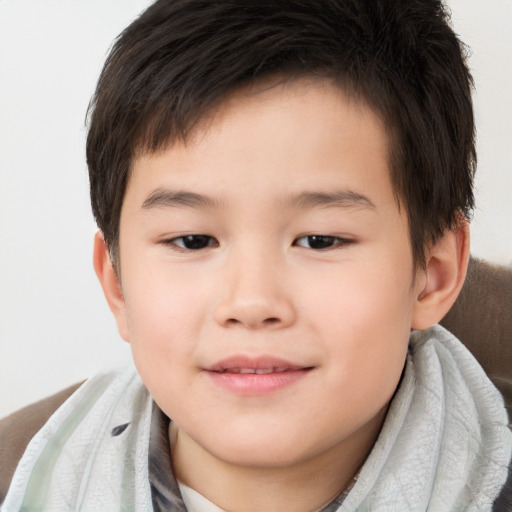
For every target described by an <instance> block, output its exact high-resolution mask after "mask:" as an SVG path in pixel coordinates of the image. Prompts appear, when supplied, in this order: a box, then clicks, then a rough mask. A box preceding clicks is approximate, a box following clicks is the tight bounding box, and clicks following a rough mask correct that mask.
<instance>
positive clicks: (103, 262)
mask: <svg viewBox="0 0 512 512" xmlns="http://www.w3.org/2000/svg"><path fill="white" fill-rule="evenodd" d="M93 263H94V270H95V272H96V275H97V276H98V280H99V282H100V284H101V287H102V289H103V293H104V294H105V298H106V299H107V303H108V305H109V307H110V310H111V311H112V313H113V315H114V318H115V320H116V323H117V329H118V331H119V334H120V335H121V337H122V338H123V339H124V340H125V341H128V342H129V341H130V340H129V335H128V325H127V318H126V304H125V301H124V297H123V291H122V288H121V283H120V282H119V278H118V276H117V273H116V271H115V269H114V266H113V264H112V261H111V258H110V252H109V250H108V247H107V244H106V243H105V240H104V238H103V233H101V231H98V232H97V233H96V235H95V236H94V254H93Z"/></svg>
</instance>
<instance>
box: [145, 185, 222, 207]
mask: <svg viewBox="0 0 512 512" xmlns="http://www.w3.org/2000/svg"><path fill="white" fill-rule="evenodd" d="M219 204H220V202H219V201H217V200H215V199H213V198H212V197H209V196H205V195H203V194H197V193H195V192H186V191H183V190H170V189H163V188H158V189H156V190H154V191H153V192H151V194H149V196H148V197H147V198H146V200H145V201H144V202H143V203H142V208H144V209H150V208H162V207H163V208H175V207H183V206H185V207H188V208H215V207H217V206H219Z"/></svg>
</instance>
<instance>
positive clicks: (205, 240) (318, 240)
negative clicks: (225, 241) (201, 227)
mask: <svg viewBox="0 0 512 512" xmlns="http://www.w3.org/2000/svg"><path fill="white" fill-rule="evenodd" d="M301 240H307V243H308V247H306V246H305V245H302V244H301V243H299V242H300V241H301ZM178 241H179V242H178ZM163 243H164V244H165V245H171V246H174V247H176V248H177V249H178V250H182V251H200V250H202V249H207V248H209V247H218V246H219V243H218V241H217V240H215V238H214V237H212V236H210V235H203V234H197V235H184V236H178V237H176V238H172V239H170V240H165V241H164V242H163ZM352 243H354V240H350V239H347V238H340V237H337V236H331V235H305V236H301V237H298V238H296V239H295V240H294V242H293V245H294V246H298V247H304V248H305V249H312V250H315V251H327V250H329V249H335V248H339V247H343V246H347V245H350V244H352ZM187 244H188V247H187ZM315 244H316V245H317V247H314V245H315Z"/></svg>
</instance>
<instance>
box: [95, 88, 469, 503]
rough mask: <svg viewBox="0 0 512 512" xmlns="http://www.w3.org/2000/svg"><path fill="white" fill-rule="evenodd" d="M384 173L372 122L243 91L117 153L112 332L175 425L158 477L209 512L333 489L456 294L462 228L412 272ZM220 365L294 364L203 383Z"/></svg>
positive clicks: (336, 97)
mask: <svg viewBox="0 0 512 512" xmlns="http://www.w3.org/2000/svg"><path fill="white" fill-rule="evenodd" d="M389 175H390V173H389V166H388V141H387V138H386V129H385V127H384V126H383V124H382V122H381V120H380V119H379V117H378V116H377V115H376V114H375V113H374V112H373V111H372V110H371V109H370V108H368V107H367V106H366V105H364V104H362V103H358V102H356V101H354V100H351V99H349V98H348V97H347V96H346V95H344V94H343V93H342V92H341V91H340V90H339V89H338V88H336V87H335V86H334V85H332V84H330V83H328V82H320V81H311V80H305V79H301V80H296V81H292V82H287V83H281V84H278V85H275V86H273V87H265V88H263V89H258V90H254V89H251V90H248V89H245V90H242V91H239V92H238V93H236V94H234V95H233V96H232V97H230V98H229V99H227V100H226V101H225V102H224V103H223V104H222V105H221V106H220V107H219V108H218V109H217V110H216V111H215V113H214V115H212V116H210V117H209V118H208V119H207V120H205V121H203V123H202V124H200V125H199V126H198V127H197V128H196V129H195V131H194V133H193V134H192V136H191V137H189V139H188V140H187V141H186V142H184V143H175V144H173V145H171V146H170V147H168V148H166V149H165V150H163V151H161V152H159V153H156V154H142V155H139V156H138V157H137V158H136V159H135V161H134V162H133V169H132V174H131V177H130V180H129V183H128V187H127V190H126V195H125V198H124V203H123V208H122V212H121V222H120V240H119V248H120V253H119V254H120V269H118V270H120V272H118V273H117V274H116V272H114V270H113V267H112V264H111V262H110V260H109V256H108V250H107V248H106V247H105V244H104V242H103V240H102V238H101V235H100V234H99V235H98V236H97V237H96V246H95V266H96V271H97V273H98V276H99V278H100V281H101V283H102V285H103V288H104V291H105V294H106V297H107V300H108V302H109V305H110V307H111V309H112V311H113V312H114V315H115V317H116V320H117V323H118V327H119V331H120V334H121V336H122V337H123V338H124V339H125V340H126V341H128V342H129V343H130V344H131V348H132V352H133V357H134V360H135V363H136V366H137V368H138V371H139V373H140V375H141V377H142V379H143V381H144V383H145V384H146V386H147V387H148V389H149V391H150V392H151V394H152V396H153V397H154V399H155V400H156V402H157V403H158V404H159V406H160V407H161V408H162V410H163V411H164V412H165V413H166V414H167V415H168V416H169V417H170V418H171V419H172V421H173V430H172V432H171V442H172V446H173V449H172V462H173V466H174V470H175V472H176V474H177V476H178V477H179V478H180V479H181V480H182V481H183V482H184V483H186V484H188V485H189V486H191V487H192V488H194V489H196V490H197V491H199V492H200V493H202V494H203V495H204V496H206V497H207V498H209V499H210V500H211V501H213V502H214V503H216V504H217V505H218V506H220V507H221V508H223V509H225V510H230V511H231V510H234V511H247V512H251V511H257V510H268V511H278V510H279V511H281V512H282V511H287V510H289V511H294V512H297V511H299V512H300V511H311V510H316V509H318V508H319V507H321V506H322V505H324V504H326V503H327V502H329V501H330V500H331V499H333V498H334V497H335V496H336V495H338V494H339V493H340V492H341V491H342V490H343V488H345V487H346V486H347V485H348V484H349V483H350V481H351V480H352V478H353V476H354V474H355V473H356V472H357V470H358V469H359V468H360V466H361V465H362V463H363V462H364V459H365V458H366V456H367V454H368V453H369V451H370V450H371V447H372V446H373V444H374V442H375V440H376V437H377V436H378V433H379V430H380V428H381V425H382V422H383V420H384V417H385V413H386V410H387V407H388V404H389V401H390V399H391V397H392V395H393V393H394V391H395V389H396V387H397V384H398V381H399V379H400V375H401V372H402V369H403V366H404V361H405V358H406V352H407V344H408V339H409V334H410V331H411V328H425V327H428V326H430V325H432V324H434V323H436V322H437V321H438V320H439V319H440V318H441V317H442V316H443V315H444V313H445V312H446V311H447V310H448V309H449V307H450V306H451V304H452V303H453V301H454V300H455V298H456V295H457V293H458V291H459V289H460V287H461V285H462V281H463V278H464V274H465V266H466V265H467V255H468V241H469V236H468V231H467V226H466V225H465V224H464V223H461V227H460V228H459V229H457V230H454V231H453V232H449V233H447V234H446V235H445V236H444V237H443V239H442V240H440V241H439V243H438V244H436V246H435V247H433V248H431V249H430V250H429V252H428V258H427V261H428V263H427V267H426V268H425V269H416V268H414V265H413V260H412V252H411V247H410V241H409V236H408V222H407V217H406V214H405V208H404V207H403V206H402V207H401V208H399V207H398V204H397V202H396V198H395V195H394V193H393V189H392V186H391V182H390V179H389ZM183 193H187V194H189V195H183ZM190 193H192V194H199V195H200V196H202V198H203V199H201V200H199V201H198V200H197V197H196V196H191V195H190ZM205 198H206V199H205ZM189 235H205V237H204V238H200V237H197V236H195V237H193V238H191V239H188V240H189V241H190V242H192V243H195V244H196V247H197V246H198V245H197V244H199V246H200V247H202V248H199V249H190V248H187V246H186V245H185V242H186V240H184V239H183V238H182V237H184V236H189ZM313 235H322V236H324V237H330V238H320V239H318V238H317V239H314V238H311V236H313ZM202 244H203V245H204V247H203V246H202ZM319 246H322V247H323V248H320V247H319ZM189 247H190V246H189ZM117 275H120V280H118V278H117ZM233 355H237V356H238V355H242V356H248V357H258V356H265V357H278V358H281V359H284V360H286V361H289V362H291V363H293V364H294V365H296V366H298V367H300V368H307V370H303V371H301V375H300V377H299V378H298V379H297V380H295V381H293V382H292V383H291V384H289V385H287V386H283V387H279V388H278V389H276V390H273V391H271V392H266V393H258V392H256V393H252V394H251V393H249V394H247V393H245V394H244V393H239V392H236V391H233V390H232V389H225V388H223V387H222V386H219V384H218V382H217V381H216V380H215V379H212V378H211V376H212V375H211V372H209V371H205V368H211V366H212V365H214V364H216V363H218V362H219V361H221V360H224V359H226V358H229V357H231V356H233ZM212 474H213V475H215V478H214V479H212V478H211V475H212Z"/></svg>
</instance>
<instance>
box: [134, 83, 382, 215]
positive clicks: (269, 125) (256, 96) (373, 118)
mask: <svg viewBox="0 0 512 512" xmlns="http://www.w3.org/2000/svg"><path fill="white" fill-rule="evenodd" d="M377 176H378V177H379V178H380V179H378V180H376V177H377ZM375 185H382V186H383V187H384V188H385V189H386V190H385V192H386V193H388V192H389V191H390V180H389V151H388V138H387V135H386V130H385V127H384V125H383V123H382V121H381V118H380V117H379V116H378V114H377V113H375V112H374V111H373V110H372V109H371V108H370V107H368V106H367V105H366V104H365V103H363V102H362V101H359V100H355V99H354V98H352V97H350V96H348V95H347V94H346V93H344V92H343V91H342V90H341V89H340V88H339V87H337V86H336V85H334V84H333V83H332V82H330V81H327V80H318V79H316V80H315V79H299V80H293V81H286V82H279V83H276V82H275V81H274V82H265V83H260V84H257V85H252V86H251V87H246V88H244V89H241V90H239V91H237V92H236V93H234V94H233V95H231V96H230V97H229V98H227V99H226V100H225V101H224V102H223V103H221V105H220V106H219V107H218V108H216V109H215V110H212V111H211V112H210V113H209V114H208V115H207V116H205V117H204V118H203V119H202V120H201V122H199V123H198V124H197V125H196V126H195V128H194V130H193V131H191V132H190V134H189V136H188V137H187V139H186V140H185V141H175V142H174V143H172V144H170V145H169V146H168V147H167V148H165V149H164V150H161V151H158V152H156V153H145V154H141V155H139V156H138V157H136V158H135V160H134V162H133V166H132V175H131V177H130V180H129V183H128V189H127V197H126V198H127V199H129V200H131V199H132V198H134V197H135V196H136V202H137V204H138V205H139V206H141V205H143V204H144V203H145V202H146V204H147V200H148V197H149V195H150V194H153V196H154V194H155V191H157V192H158V189H162V188H166V187H167V188H171V189H173V190H175V189H177V188H181V187H185V188H186V189H187V191H199V192H201V193H205V192H212V187H214V188H215V193H216V195H217V196H216V199H219V200H228V199H229V197H230V195H234V196H236V195H237V194H239V191H240V190H241V189H244V188H245V189H246V190H251V191H252V192H254V193H256V192H265V191H266V193H267V194H274V193H275V194H276V195H277V194H280V195H281V198H284V197H285V196H286V195H288V196H289V195H290V193H292V192H296V193H297V194H299V193H301V192H304V191H308V190H309V191H321V192H326V191H328V189H329V187H335V188H336V189H340V188H341V189H343V188H347V190H348V189H350V190H351V189H352V188H354V187H356V188H358V190H351V191H352V192H354V193H355V194H356V195H357V194H359V195H361V196H362V195H365V196H367V194H366V193H364V191H365V189H367V188H369V189H370V190H371V189H376V188H378V187H375ZM320 189H322V190H320ZM372 193H374V194H375V193H377V195H378V190H374V191H373V192H372ZM235 199H236V197H235ZM369 202H370V203H371V202H372V200H370V201H369ZM297 204H298V203H297ZM302 204H303V205H305V204H306V203H304V202H303V203H302Z"/></svg>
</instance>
